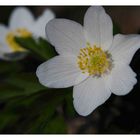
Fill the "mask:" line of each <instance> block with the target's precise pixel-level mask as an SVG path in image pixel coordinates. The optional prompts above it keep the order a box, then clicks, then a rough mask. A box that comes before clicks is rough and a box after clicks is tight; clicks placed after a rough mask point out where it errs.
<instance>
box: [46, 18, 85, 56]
mask: <svg viewBox="0 0 140 140" xmlns="http://www.w3.org/2000/svg"><path fill="white" fill-rule="evenodd" d="M46 34H47V38H48V39H49V41H50V43H51V44H52V45H53V46H55V49H56V51H57V52H58V53H59V54H65V53H71V54H76V55H77V54H78V53H79V49H80V48H82V47H85V46H86V41H85V38H84V31H83V27H82V26H81V25H80V24H78V23H76V22H74V21H71V20H66V19H53V20H51V21H50V22H49V23H48V24H47V26H46Z"/></svg>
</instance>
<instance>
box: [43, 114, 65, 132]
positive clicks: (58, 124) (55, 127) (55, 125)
mask: <svg viewBox="0 0 140 140" xmlns="http://www.w3.org/2000/svg"><path fill="white" fill-rule="evenodd" d="M66 132H67V126H66V123H65V121H64V118H63V117H62V116H56V117H55V118H53V119H52V120H50V121H49V122H48V123H47V124H46V126H45V128H44V130H43V133H48V134H65V133H66Z"/></svg>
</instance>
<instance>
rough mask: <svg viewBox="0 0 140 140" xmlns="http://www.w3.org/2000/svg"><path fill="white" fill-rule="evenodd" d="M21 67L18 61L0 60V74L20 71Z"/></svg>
mask: <svg viewBox="0 0 140 140" xmlns="http://www.w3.org/2000/svg"><path fill="white" fill-rule="evenodd" d="M22 69H23V66H22V65H21V63H19V62H12V63H11V62H8V61H1V62H0V74H1V75H3V74H6V75H8V74H11V73H17V72H20V71H21V70H22Z"/></svg>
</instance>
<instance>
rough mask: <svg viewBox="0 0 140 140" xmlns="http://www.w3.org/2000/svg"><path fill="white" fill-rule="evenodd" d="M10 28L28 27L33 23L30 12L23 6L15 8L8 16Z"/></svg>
mask: <svg viewBox="0 0 140 140" xmlns="http://www.w3.org/2000/svg"><path fill="white" fill-rule="evenodd" d="M9 22H10V25H9V26H10V28H11V29H13V30H14V29H17V28H27V29H28V28H30V27H31V26H32V25H33V23H34V18H33V15H32V13H31V12H30V11H29V10H28V9H27V8H25V7H18V8H16V9H15V10H14V11H13V12H12V14H11V16H10V21H9Z"/></svg>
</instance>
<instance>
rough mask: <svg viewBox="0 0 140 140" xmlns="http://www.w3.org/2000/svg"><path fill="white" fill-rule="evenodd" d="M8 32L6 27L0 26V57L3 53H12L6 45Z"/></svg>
mask: <svg viewBox="0 0 140 140" xmlns="http://www.w3.org/2000/svg"><path fill="white" fill-rule="evenodd" d="M8 31H9V30H8V29H7V27H5V26H4V25H2V24H0V56H3V53H9V52H12V50H11V49H10V48H9V47H8V45H7V44H6V35H7V34H8Z"/></svg>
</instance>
